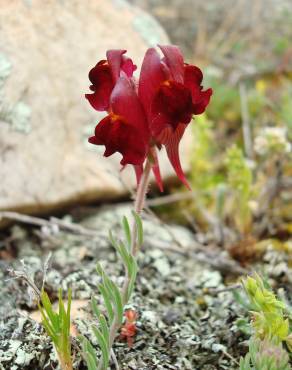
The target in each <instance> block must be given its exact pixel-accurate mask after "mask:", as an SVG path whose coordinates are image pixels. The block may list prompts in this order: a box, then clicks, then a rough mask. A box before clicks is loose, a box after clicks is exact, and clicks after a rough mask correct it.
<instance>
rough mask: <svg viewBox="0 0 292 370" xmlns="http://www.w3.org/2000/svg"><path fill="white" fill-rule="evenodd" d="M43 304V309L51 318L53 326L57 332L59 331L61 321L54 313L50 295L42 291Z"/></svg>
mask: <svg viewBox="0 0 292 370" xmlns="http://www.w3.org/2000/svg"><path fill="white" fill-rule="evenodd" d="M41 303H42V305H43V308H44V310H45V312H46V314H47V316H48V318H49V320H50V321H51V323H52V326H53V328H54V330H55V331H59V319H58V315H57V314H56V313H55V312H54V311H53V307H52V303H51V301H50V298H49V296H48V294H47V293H46V292H45V291H42V293H41Z"/></svg>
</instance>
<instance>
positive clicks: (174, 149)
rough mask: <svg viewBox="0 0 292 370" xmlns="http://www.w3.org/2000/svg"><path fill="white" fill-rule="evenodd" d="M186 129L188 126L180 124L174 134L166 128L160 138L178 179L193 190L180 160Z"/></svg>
mask: <svg viewBox="0 0 292 370" xmlns="http://www.w3.org/2000/svg"><path fill="white" fill-rule="evenodd" d="M185 129H186V125H184V124H180V125H178V127H177V128H176V130H175V131H174V132H173V131H172V129H171V128H166V129H165V130H164V131H163V132H162V133H161V134H160V137H159V140H160V142H161V144H164V145H165V148H166V153H167V156H168V159H169V160H170V163H171V164H172V166H173V168H174V170H175V172H176V174H177V177H178V178H179V179H180V180H181V182H182V183H183V184H184V185H185V186H186V187H187V188H188V189H189V190H191V187H190V185H189V183H188V182H187V179H186V177H185V174H184V172H183V170H182V167H181V163H180V159H179V143H180V140H181V138H182V136H183V134H184V131H185Z"/></svg>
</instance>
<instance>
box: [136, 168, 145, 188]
mask: <svg viewBox="0 0 292 370" xmlns="http://www.w3.org/2000/svg"><path fill="white" fill-rule="evenodd" d="M134 170H135V175H136V181H137V186H138V185H139V184H140V181H141V177H142V175H143V164H140V165H138V166H134Z"/></svg>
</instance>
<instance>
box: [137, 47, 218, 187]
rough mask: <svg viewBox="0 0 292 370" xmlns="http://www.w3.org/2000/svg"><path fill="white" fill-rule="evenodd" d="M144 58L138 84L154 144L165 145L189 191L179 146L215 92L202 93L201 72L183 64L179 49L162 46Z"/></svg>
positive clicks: (151, 49)
mask: <svg viewBox="0 0 292 370" xmlns="http://www.w3.org/2000/svg"><path fill="white" fill-rule="evenodd" d="M160 49H161V51H162V53H163V57H162V58H161V57H160V55H159V53H158V52H157V51H156V49H154V48H150V49H148V51H147V52H146V55H145V57H144V61H143V64H142V68H141V74H140V80H139V93H138V94H139V98H140V100H141V102H142V104H143V106H144V109H145V111H146V114H147V117H148V124H149V128H150V132H151V135H152V138H153V140H154V141H155V142H156V143H157V144H158V145H165V147H166V151H167V155H168V157H169V160H170V162H171V164H172V166H173V167H174V169H175V171H176V173H177V176H178V177H179V178H180V180H181V181H182V182H183V183H184V184H185V185H186V186H188V187H189V185H188V183H187V181H186V178H185V175H184V173H183V170H182V168H181V164H180V160H179V151H178V146H179V142H180V140H181V138H182V136H183V133H184V131H185V128H186V126H187V125H188V124H189V123H190V121H191V119H192V116H193V115H194V114H201V113H203V112H204V111H205V108H206V106H207V105H208V103H209V100H210V97H211V95H212V89H208V90H206V91H203V87H202V86H201V83H202V79H203V74H202V72H201V70H200V69H199V68H198V67H196V66H192V65H188V64H186V63H184V60H183V56H182V54H181V52H180V50H179V48H178V47H176V46H173V45H169V46H160Z"/></svg>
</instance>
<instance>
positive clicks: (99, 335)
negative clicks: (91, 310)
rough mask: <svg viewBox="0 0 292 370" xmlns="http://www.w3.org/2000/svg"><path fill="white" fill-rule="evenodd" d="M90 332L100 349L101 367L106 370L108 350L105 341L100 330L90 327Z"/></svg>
mask: <svg viewBox="0 0 292 370" xmlns="http://www.w3.org/2000/svg"><path fill="white" fill-rule="evenodd" d="M92 330H93V332H94V334H95V336H96V339H97V341H98V344H99V346H100V349H101V353H102V360H103V366H104V368H105V369H107V367H108V363H109V349H108V346H107V343H106V340H105V338H104V337H103V335H102V333H101V332H100V330H99V329H98V327H97V326H95V325H94V326H93V327H92Z"/></svg>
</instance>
